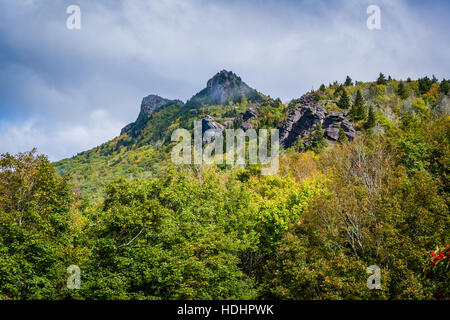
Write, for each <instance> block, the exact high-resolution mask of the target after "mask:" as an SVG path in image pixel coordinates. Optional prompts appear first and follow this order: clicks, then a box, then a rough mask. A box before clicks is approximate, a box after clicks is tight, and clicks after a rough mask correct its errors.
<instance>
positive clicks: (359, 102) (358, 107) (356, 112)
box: [350, 89, 366, 121]
mask: <svg viewBox="0 0 450 320" xmlns="http://www.w3.org/2000/svg"><path fill="white" fill-rule="evenodd" d="M350 117H351V118H352V119H353V120H354V121H358V120H363V119H364V118H365V117H366V109H365V107H364V99H363V97H362V94H361V90H360V89H358V90H357V91H356V97H355V102H354V103H353V106H352V108H351V110H350Z"/></svg>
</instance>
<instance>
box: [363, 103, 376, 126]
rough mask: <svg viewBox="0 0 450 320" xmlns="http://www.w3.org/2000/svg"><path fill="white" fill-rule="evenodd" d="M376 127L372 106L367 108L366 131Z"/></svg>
mask: <svg viewBox="0 0 450 320" xmlns="http://www.w3.org/2000/svg"><path fill="white" fill-rule="evenodd" d="M375 125H376V118H375V112H374V111H373V106H370V107H369V114H368V116H367V122H366V123H365V128H366V129H371V128H373V127H375Z"/></svg>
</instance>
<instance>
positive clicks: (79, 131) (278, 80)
mask: <svg viewBox="0 0 450 320" xmlns="http://www.w3.org/2000/svg"><path fill="white" fill-rule="evenodd" d="M73 4H74V5H78V6H79V7H80V8H81V29H80V30H69V29H68V28H67V27H66V20H67V18H68V17H69V14H67V13H66V9H67V7H68V6H69V5H73ZM372 4H375V5H378V6H379V7H380V9H381V30H369V29H368V28H367V26H366V20H367V18H368V17H369V15H368V14H367V13H366V9H367V7H368V6H369V5H372ZM449 13H450V3H449V1H445V0H442V1H438V0H435V1H414V0H410V1H407V0H404V1H403V0H385V1H377V0H370V1H364V0H348V1H320V0H304V1H301V0H297V1H293V0H291V1H287V0H286V1H275V0H273V1H271V0H267V1H264V0H259V1H257V0H239V1H238V0H226V1H225V0H223V1H221V0H198V1H196V0H192V1H188V0H153V1H149V0H145V1H144V0H142V1H140V0H129V1H125V0H123V1H122V0H116V1H107V0H96V1H92V0H70V1H65V0H58V1H47V0H0V153H4V152H10V153H16V152H20V151H25V150H29V149H31V148H32V147H37V148H38V151H39V152H40V153H45V154H47V155H48V156H49V158H50V159H51V160H59V159H62V158H65V157H70V156H73V155H75V154H76V153H78V152H81V151H83V150H86V149H89V148H92V147H95V146H97V145H99V144H101V143H102V142H105V141H107V140H109V139H111V138H113V137H115V136H117V135H118V134H119V132H120V129H121V128H122V127H123V126H124V125H126V124H127V123H129V122H132V121H134V120H135V119H136V117H137V115H138V113H139V108H140V102H141V100H142V97H144V96H146V95H148V94H158V95H161V96H163V97H167V98H170V99H175V98H178V99H181V100H183V101H185V100H187V99H188V98H190V97H191V96H192V95H193V94H195V93H196V92H198V91H199V90H200V89H202V88H203V87H204V86H205V84H206V81H207V80H208V79H209V78H211V77H212V76H213V75H214V74H215V73H216V72H217V71H219V70H222V69H227V70H232V71H234V72H235V73H237V74H238V75H239V76H241V77H242V79H243V80H244V81H245V82H247V84H249V85H250V86H252V87H254V88H256V89H258V90H259V91H261V92H263V93H265V94H268V95H270V96H272V97H280V98H281V99H282V100H283V101H289V100H290V99H291V98H296V97H299V96H301V95H302V94H303V93H305V92H306V91H308V90H310V89H311V88H318V87H319V86H320V84H321V83H325V84H328V83H329V82H332V81H334V80H338V81H343V80H344V79H345V76H346V75H347V74H348V75H350V76H351V77H352V78H353V79H355V80H360V81H370V80H373V79H375V78H376V77H377V75H378V73H379V72H384V73H385V74H390V75H391V76H392V77H394V78H403V79H406V78H407V77H411V78H417V77H420V76H425V75H429V76H431V75H432V74H434V75H436V76H437V77H438V78H439V79H442V78H449V77H450V59H449V56H450V43H449V38H450V37H449V35H448V30H450V19H448V15H449Z"/></svg>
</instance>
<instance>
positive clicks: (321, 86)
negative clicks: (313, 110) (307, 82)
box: [319, 83, 325, 92]
mask: <svg viewBox="0 0 450 320" xmlns="http://www.w3.org/2000/svg"><path fill="white" fill-rule="evenodd" d="M319 90H320V91H321V92H325V85H324V84H323V83H322V84H321V85H320V88H319Z"/></svg>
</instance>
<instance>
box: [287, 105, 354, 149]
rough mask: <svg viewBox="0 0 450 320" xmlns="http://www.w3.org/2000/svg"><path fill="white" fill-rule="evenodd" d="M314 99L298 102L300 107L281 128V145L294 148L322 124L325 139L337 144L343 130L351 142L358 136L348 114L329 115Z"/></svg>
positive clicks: (334, 113) (293, 111) (288, 117)
mask: <svg viewBox="0 0 450 320" xmlns="http://www.w3.org/2000/svg"><path fill="white" fill-rule="evenodd" d="M313 99H314V97H312V98H311V96H304V97H302V98H300V99H298V100H297V101H296V103H299V104H300V106H298V107H296V108H295V109H293V110H292V111H291V112H290V113H289V115H288V116H287V118H286V120H285V121H283V122H282V123H281V125H280V126H279V130H280V144H281V145H283V146H284V147H285V148H290V147H294V146H295V145H296V144H297V141H298V138H302V139H304V138H305V137H307V136H308V135H309V133H310V132H311V130H313V129H314V128H315V127H316V126H317V125H318V124H322V129H323V130H324V137H325V138H327V139H328V141H330V142H335V141H337V139H338V136H339V130H340V128H342V129H343V130H344V132H345V134H346V136H347V138H348V139H349V140H350V141H351V140H353V139H354V138H355V136H356V130H355V129H354V128H353V125H352V124H351V122H350V121H349V120H348V119H347V112H342V113H339V112H333V113H331V114H328V112H327V110H326V109H325V108H324V107H323V105H321V104H320V103H318V104H316V103H312V101H313Z"/></svg>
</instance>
